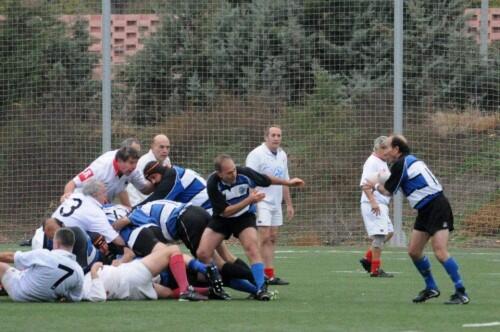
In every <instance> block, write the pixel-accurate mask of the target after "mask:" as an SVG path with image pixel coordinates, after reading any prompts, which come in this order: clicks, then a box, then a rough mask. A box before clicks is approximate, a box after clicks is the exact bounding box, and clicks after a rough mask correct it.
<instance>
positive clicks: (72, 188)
mask: <svg viewBox="0 0 500 332" xmlns="http://www.w3.org/2000/svg"><path fill="white" fill-rule="evenodd" d="M75 188H76V184H75V182H73V180H69V182H68V183H66V185H65V186H64V193H63V194H62V196H61V198H60V201H61V203H62V202H64V201H65V200H66V199H67V198H68V197H69V196H70V195H71V194H72V193H73V191H75Z"/></svg>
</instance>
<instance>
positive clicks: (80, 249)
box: [69, 227, 97, 270]
mask: <svg viewBox="0 0 500 332" xmlns="http://www.w3.org/2000/svg"><path fill="white" fill-rule="evenodd" d="M69 229H71V230H72V231H73V234H75V244H74V245H73V254H74V255H75V256H76V261H77V262H78V264H79V265H80V266H81V267H82V269H85V270H88V262H87V249H88V248H87V247H88V241H87V239H88V235H87V234H86V233H85V232H84V231H83V230H82V229H81V228H80V227H69ZM96 250H97V249H96Z"/></svg>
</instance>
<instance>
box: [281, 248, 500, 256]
mask: <svg viewBox="0 0 500 332" xmlns="http://www.w3.org/2000/svg"><path fill="white" fill-rule="evenodd" d="M275 252H276V253H282V254H330V253H337V254H364V253H365V252H364V251H361V250H335V249H332V250H316V249H311V250H306V249H301V250H293V249H289V250H276V251H275ZM460 254H461V253H460ZM467 254H468V255H469V254H470V255H485V256H487V255H492V256H493V255H494V256H497V255H498V252H471V253H467ZM384 255H408V253H407V252H406V250H401V251H389V250H386V251H384Z"/></svg>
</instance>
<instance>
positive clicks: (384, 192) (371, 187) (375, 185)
mask: <svg viewBox="0 0 500 332" xmlns="http://www.w3.org/2000/svg"><path fill="white" fill-rule="evenodd" d="M361 188H362V189H363V190H365V189H366V190H371V191H373V190H378V192H379V193H381V194H382V195H385V196H392V195H391V193H390V192H389V191H388V190H387V189H385V188H384V185H382V184H379V183H375V182H372V181H370V180H366V183H365V184H364V185H363V186H362V187H361Z"/></svg>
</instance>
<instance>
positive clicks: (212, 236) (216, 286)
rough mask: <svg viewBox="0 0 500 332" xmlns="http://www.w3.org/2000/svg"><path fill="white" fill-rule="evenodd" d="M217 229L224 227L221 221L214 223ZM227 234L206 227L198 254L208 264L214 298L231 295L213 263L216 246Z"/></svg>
mask: <svg viewBox="0 0 500 332" xmlns="http://www.w3.org/2000/svg"><path fill="white" fill-rule="evenodd" d="M212 227H214V228H216V229H222V226H221V224H220V223H217V221H216V225H213V226H212ZM224 238H225V235H224V234H223V233H220V232H218V231H216V230H214V229H212V228H211V227H207V228H205V230H204V231H203V235H202V236H201V240H200V244H199V246H198V250H196V256H197V257H198V259H199V260H200V261H201V262H203V263H205V264H206V265H207V278H208V281H209V284H210V292H211V294H210V297H211V298H214V299H221V300H229V299H231V297H230V296H229V295H228V294H227V293H226V292H225V291H224V288H223V284H222V279H221V277H220V274H219V271H218V269H217V267H216V266H215V265H214V264H213V263H212V259H213V256H214V252H215V248H217V247H218V246H219V245H220V244H221V243H222V241H223V240H224Z"/></svg>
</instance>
